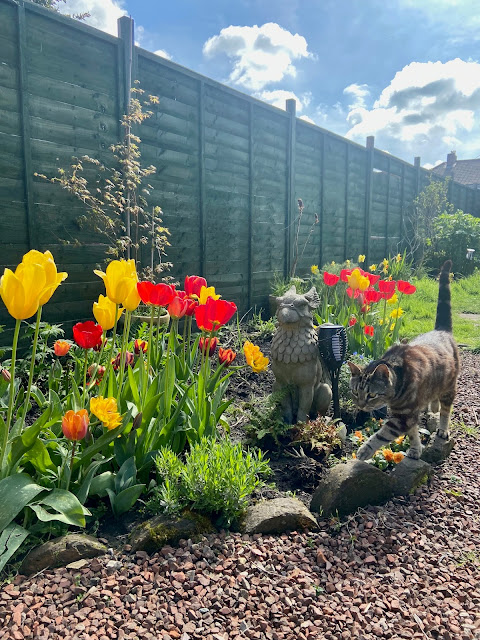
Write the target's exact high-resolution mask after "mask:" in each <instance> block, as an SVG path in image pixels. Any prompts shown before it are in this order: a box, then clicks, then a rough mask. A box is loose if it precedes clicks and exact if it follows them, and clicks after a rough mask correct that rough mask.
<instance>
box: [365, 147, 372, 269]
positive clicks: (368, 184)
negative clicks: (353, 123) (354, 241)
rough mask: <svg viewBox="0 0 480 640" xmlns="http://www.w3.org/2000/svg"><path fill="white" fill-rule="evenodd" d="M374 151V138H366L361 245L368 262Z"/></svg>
mask: <svg viewBox="0 0 480 640" xmlns="http://www.w3.org/2000/svg"><path fill="white" fill-rule="evenodd" d="M374 149H375V136H368V137H367V143H366V167H365V171H366V174H365V235H364V239H363V244H364V247H365V249H364V250H365V261H366V262H367V263H368V262H369V261H370V235H371V231H370V226H371V221H370V211H371V207H372V174H373V152H374Z"/></svg>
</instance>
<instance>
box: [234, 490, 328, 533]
mask: <svg viewBox="0 0 480 640" xmlns="http://www.w3.org/2000/svg"><path fill="white" fill-rule="evenodd" d="M302 529H311V530H315V529H318V524H317V521H316V519H315V517H314V516H313V515H312V514H311V513H310V511H309V510H308V509H307V507H306V506H305V505H304V504H303V502H300V500H298V499H297V498H275V499H274V500H262V501H261V502H257V504H254V505H253V506H251V507H249V508H248V509H247V513H246V515H245V517H244V519H243V520H242V523H241V526H240V530H241V531H243V532H245V533H285V531H299V530H302Z"/></svg>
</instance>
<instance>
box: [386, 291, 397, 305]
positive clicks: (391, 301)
mask: <svg viewBox="0 0 480 640" xmlns="http://www.w3.org/2000/svg"><path fill="white" fill-rule="evenodd" d="M397 302H398V296H397V294H396V293H394V294H393V296H392V297H391V298H389V299H388V300H387V304H397Z"/></svg>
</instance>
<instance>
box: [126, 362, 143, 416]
mask: <svg viewBox="0 0 480 640" xmlns="http://www.w3.org/2000/svg"><path fill="white" fill-rule="evenodd" d="M127 372H128V382H129V383H130V390H131V392H132V397H133V400H134V402H135V404H136V405H137V409H138V411H141V406H140V394H139V392H138V385H137V380H136V378H135V374H134V373H133V371H132V368H131V367H127Z"/></svg>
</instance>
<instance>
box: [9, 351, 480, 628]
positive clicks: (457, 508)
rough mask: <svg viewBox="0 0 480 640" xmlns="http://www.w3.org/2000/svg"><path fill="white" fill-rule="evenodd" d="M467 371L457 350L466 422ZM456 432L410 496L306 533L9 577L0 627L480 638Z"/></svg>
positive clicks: (475, 480)
mask: <svg viewBox="0 0 480 640" xmlns="http://www.w3.org/2000/svg"><path fill="white" fill-rule="evenodd" d="M479 383H480V357H478V356H472V355H469V354H467V355H465V357H464V368H463V372H462V379H461V381H460V389H459V394H458V399H457V406H456V410H455V415H454V419H457V420H458V419H461V420H463V421H464V423H465V425H466V426H467V427H472V426H475V425H476V424H477V421H478V420H479V419H480V397H479V394H478V389H479ZM460 433H461V435H459V441H458V442H457V446H456V448H455V450H454V452H453V453H452V455H451V457H450V458H449V460H448V461H447V462H446V463H444V464H443V465H442V466H440V467H438V468H437V471H436V474H435V476H434V478H433V479H432V481H431V482H430V484H429V485H428V486H425V487H422V488H421V489H419V490H418V491H417V493H416V495H414V496H409V497H408V498H399V499H395V500H392V501H390V502H389V503H387V504H386V505H385V506H382V507H371V508H368V509H365V510H361V511H359V512H358V513H357V514H356V515H354V516H351V517H350V518H348V519H345V520H343V521H342V522H337V521H335V520H333V521H321V522H320V532H318V533H305V534H304V533H302V534H300V533H295V532H294V533H291V534H290V535H282V536H278V537H274V536H260V535H255V536H242V535H240V534H228V533H223V532H222V533H220V534H216V535H210V536H207V537H204V538H202V539H201V540H200V541H199V542H197V543H195V544H194V543H192V542H191V541H185V542H184V543H183V544H181V545H180V547H179V548H177V549H173V548H170V547H165V548H163V549H162V551H161V552H160V553H158V554H155V555H154V556H151V557H149V556H148V555H147V554H146V553H144V552H140V553H136V554H134V555H129V554H128V553H125V554H123V555H118V556H117V557H112V556H106V557H102V558H99V559H95V560H93V561H90V563H89V565H88V566H87V567H86V568H84V569H81V570H69V569H57V570H55V571H44V572H43V573H42V574H40V575H38V576H36V577H34V578H31V579H28V580H27V579H24V578H22V577H21V576H18V577H17V579H16V580H15V582H14V584H10V585H8V586H6V587H5V588H4V589H3V591H2V593H1V594H0V623H1V624H0V638H2V639H6V638H8V639H10V638H14V639H15V640H22V639H23V638H39V639H43V638H51V639H57V638H79V639H85V640H87V639H92V640H93V639H94V638H95V639H98V640H112V639H118V640H121V639H122V638H131V639H138V638H142V639H145V640H148V639H159V640H171V639H172V638H178V639H180V640H190V639H194V638H195V639H197V638H198V639H200V638H202V639H205V640H228V639H229V638H239V639H240V638H251V639H256V640H264V639H265V640H294V639H298V640H308V639H310V640H314V639H318V640H320V639H322V640H323V639H326V640H328V639H331V640H336V639H343V638H345V639H349V638H359V639H363V640H370V639H373V638H392V639H397V638H418V639H419V640H420V639H425V638H435V639H441V640H473V639H480V502H479V500H478V496H479V494H480V476H479V465H478V459H479V457H480V439H478V438H477V437H475V436H473V435H466V434H464V433H463V432H462V431H459V434H460ZM478 435H479V436H480V430H479V432H478Z"/></svg>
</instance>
